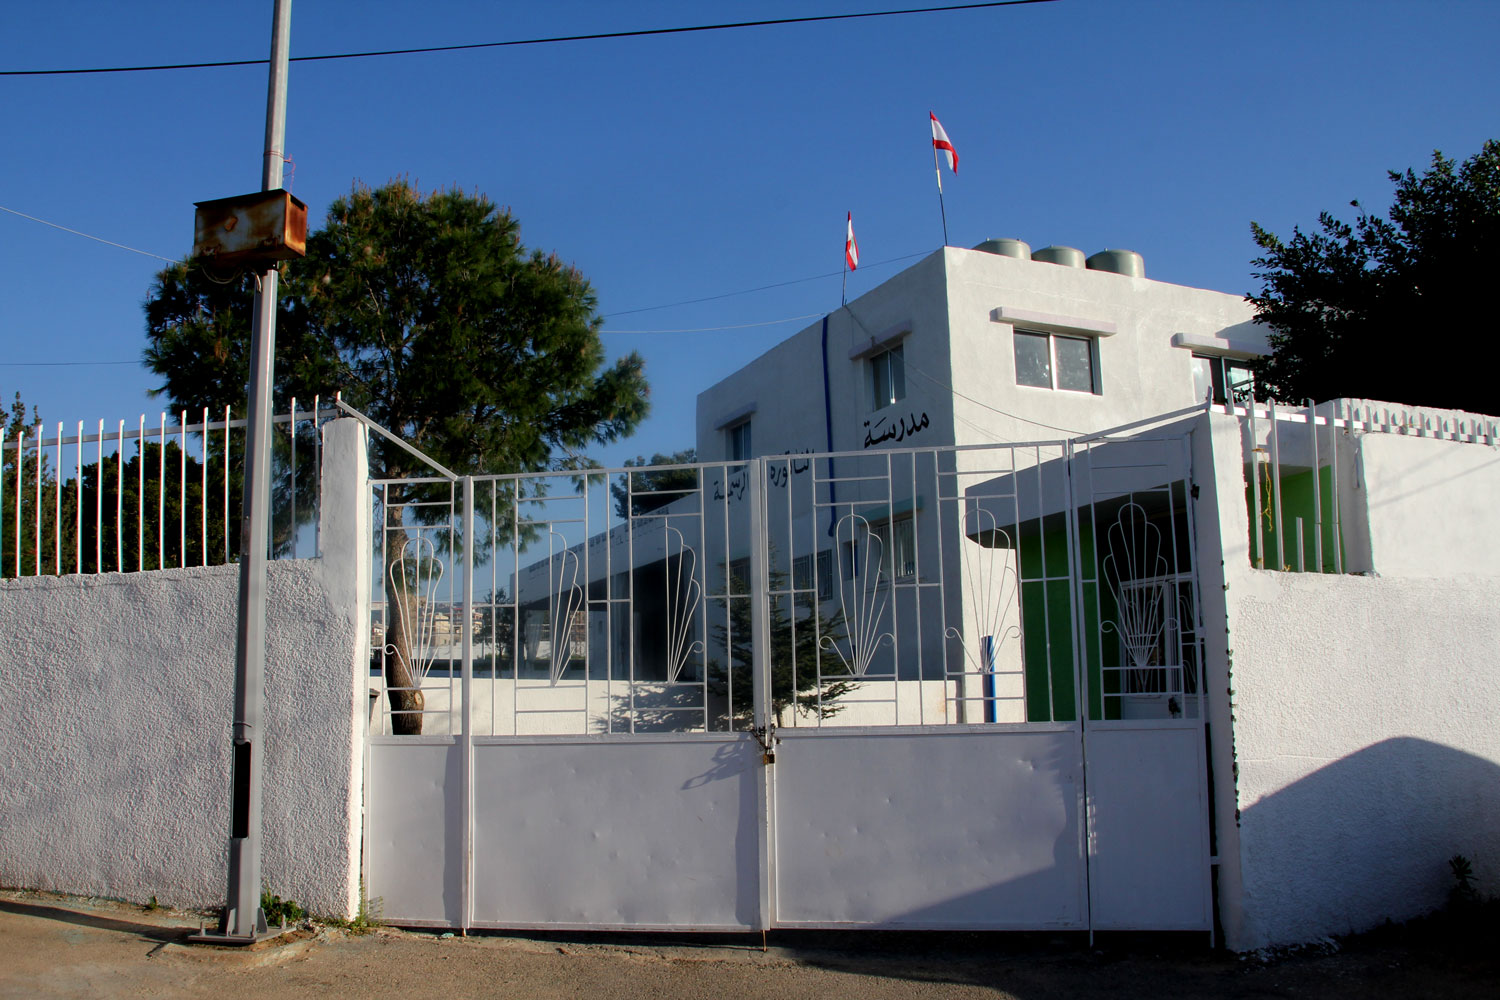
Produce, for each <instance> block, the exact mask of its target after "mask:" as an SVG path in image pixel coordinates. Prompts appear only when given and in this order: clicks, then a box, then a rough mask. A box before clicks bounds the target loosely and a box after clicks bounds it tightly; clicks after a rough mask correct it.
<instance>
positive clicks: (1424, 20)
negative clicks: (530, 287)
mask: <svg viewBox="0 0 1500 1000" xmlns="http://www.w3.org/2000/svg"><path fill="white" fill-rule="evenodd" d="M906 6H918V4H914V3H892V2H889V0H814V2H808V0H800V2H792V0H756V2H727V0H726V2H720V3H715V4H703V3H685V2H669V0H659V2H651V0H639V2H634V3H628V4H627V3H609V2H584V0H574V2H566V0H555V2H552V3H548V4H494V3H456V2H446V0H427V2H424V3H421V4H411V3H402V4H396V3H390V2H383V0H368V2H362V3H353V2H345V3H332V2H318V0H297V2H295V3H294V4H293V10H292V54H293V55H294V56H297V55H314V54H322V53H332V52H347V51H358V50H368V49H388V48H402V47H411V46H422V45H446V44H459V43H464V42H473V41H499V40H506V39H517V38H527V37H539V36H550V35H565V34H577V33H588V32H599V31H617V30H632V29H639V28H653V27H670V26H677V25H686V24H701V23H708V22H715V21H739V20H751V19H760V18H774V17H792V16H802V15H807V14H812V13H819V14H821V13H830V14H832V13H847V12H853V11H863V10H880V9H895V8H897V7H906ZM270 12H271V3H270V0H256V2H232V3H231V2H221V3H202V2H170V3H169V2H152V0H141V2H139V3H131V4H120V3H104V2H97V3H85V2H70V0H57V2H54V3H51V4H46V5H44V4H8V5H5V6H4V8H3V10H0V69H45V68H63V67H82V66H106V65H107V66H114V65H139V64H151V63H163V62H190V61H203V60H219V59H254V58H263V57H264V56H265V54H266V52H267V50H268V46H269V39H270ZM1497 40H1500V4H1496V3H1493V2H1478V0H1476V2H1449V3H1412V2H1406V3H1386V2H1380V0H1367V2H1360V3H1335V2H1326V3H1320V2H1314V0H1308V2H1298V3H1293V2H1277V0H1260V2H1246V3H1237V2H1214V3H1204V2H1134V3H1129V2H1102V0H1060V2H1056V3H1048V4H1038V5H1033V6H1026V7H1011V8H998V9H990V10H975V11H956V12H948V13H937V14H923V15H908V16H901V17H888V18H879V19H873V20H859V21H838V22H832V23H823V24H811V25H793V26H781V27H760V28H749V29H743V30H736V31H722V32H713V33H698V34H682V35H673V36H666V37H650V38H636V39H622V40H604V41H587V42H575V43H564V44H553V45H540V46H528V47H511V48H501V49H489V50H480V51H474V52H461V53H441V54H428V55H413V56H397V57H388V58H377V59H361V60H339V61H328V62H317V63H301V64H294V65H293V67H292V71H291V83H290V102H289V109H288V124H287V143H286V145H287V152H288V153H289V154H290V156H291V157H292V159H293V160H294V161H295V173H293V174H292V175H291V178H290V180H291V183H290V186H291V188H292V190H293V192H294V193H295V194H296V195H297V196H298V197H300V198H301V199H303V200H304V201H305V202H307V204H308V206H309V211H310V213H311V219H312V220H313V222H314V224H317V223H319V222H321V220H322V217H323V213H324V210H325V209H326V207H327V205H328V203H329V202H330V201H331V200H332V199H333V198H335V197H337V196H338V195H340V194H341V193H344V192H346V191H347V190H348V189H349V187H350V184H351V182H352V181H354V180H356V179H358V180H361V181H365V182H368V183H372V184H379V183H381V182H383V181H385V180H387V179H389V178H391V177H395V176H401V175H405V176H408V177H410V178H412V179H413V180H415V181H416V182H417V183H419V184H420V185H422V186H424V187H429V188H430V187H450V186H457V187H460V188H463V189H466V190H477V191H481V192H484V193H486V194H488V195H489V196H490V197H491V198H493V199H494V200H495V201H496V202H498V203H499V204H501V205H506V206H509V207H510V208H511V210H512V211H513V212H514V213H515V215H516V216H517V218H518V219H519V220H520V221H521V224H522V236H523V239H524V240H525V242H526V243H527V244H528V245H530V246H535V247H538V248H541V249H543V250H546V251H555V252H557V253H558V254H559V255H560V256H562V257H563V258H564V259H567V260H570V261H573V262H574V263H575V264H576V265H577V266H578V267H579V268H580V269H581V270H582V271H583V272H584V273H585V274H586V275H588V276H589V278H590V279H591V280H592V282H593V284H594V286H595V289H596V290H597V292H598V296H599V303H600V311H601V312H602V313H603V314H604V315H605V317H606V320H605V339H606V344H607V346H608V348H609V349H610V351H611V353H621V352H624V351H628V350H638V351H640V352H641V353H642V354H643V355H644V357H645V359H646V365H647V375H648V377H649V378H650V380H651V382H652V387H653V414H652V416H651V418H650V419H649V421H648V422H647V423H646V424H645V425H643V426H642V428H641V429H640V431H639V433H638V434H637V435H636V436H635V437H634V438H633V439H631V440H629V441H627V442H625V443H623V444H622V445H617V446H614V447H611V448H607V449H600V450H598V451H597V452H596V457H598V458H600V459H601V460H602V461H604V462H605V463H606V464H610V465H614V464H618V462H620V461H622V460H623V459H624V458H626V457H630V456H633V455H635V454H637V453H645V454H650V453H651V452H652V451H670V450H675V449H677V448H682V447H686V446H688V445H690V444H692V437H693V430H692V426H693V424H692V420H693V407H694V399H695V396H696V394H697V393H698V392H699V391H700V390H702V389H704V388H706V387H707V386H708V385H710V384H712V383H713V382H714V381H716V380H717V379H719V378H721V377H723V376H724V375H726V374H728V373H729V372H731V371H733V370H734V369H736V368H738V367H739V366H741V365H742V364H744V363H745V362H746V361H748V360H750V359H751V358H753V357H755V356H756V355H758V354H760V353H762V352H763V351H765V350H766V349H767V348H769V347H770V346H772V345H773V344H775V343H777V342H778V341H780V340H782V339H784V338H785V337H787V336H790V335H791V334H792V333H795V332H796V331H797V330H798V329H800V328H801V327H803V326H805V325H807V324H808V323H809V322H811V320H807V319H801V320H796V321H789V322H779V323H778V322H774V321H778V320H789V318H791V317H805V316H809V315H815V314H820V313H822V312H825V311H828V310H831V309H833V308H835V307H837V305H838V302H839V281H840V279H839V268H840V265H841V259H842V252H843V230H844V215H845V212H849V211H852V212H853V213H854V222H855V229H856V233H857V235H858V238H859V242H860V247H861V251H862V258H861V261H862V266H861V268H860V269H859V271H857V272H856V273H855V274H853V275H852V276H850V278H849V294H850V297H851V298H852V297H854V296H856V295H858V294H860V293H861V292H863V291H865V290H868V289H869V288H871V287H873V286H874V285H876V284H878V283H879V282H880V281H882V280H884V279H886V278H888V277H890V276H891V275H892V274H894V273H896V271H897V270H898V269H899V268H901V267H903V266H905V265H906V263H909V262H910V260H912V259H915V258H916V257H917V256H920V255H922V254H925V253H928V252H931V251H932V250H934V249H936V248H937V247H938V246H939V245H941V243H942V228H941V224H940V220H939V216H938V205H937V197H936V191H935V186H934V180H933V171H932V157H931V150H930V145H929V141H928V132H927V113H928V111H929V110H932V111H935V112H936V113H937V114H938V116H939V117H940V118H941V119H942V121H943V124H944V125H945V126H946V128H947V130H948V133H949V135H950V136H951V137H952V139H953V142H954V144H955V146H956V147H957V149H958V152H959V156H960V166H959V174H958V176H957V177H956V178H954V177H948V178H945V191H946V195H947V213H948V227H949V234H950V242H951V243H953V244H954V245H957V246H972V245H974V244H975V243H978V242H979V241H981V240H983V239H986V238H988V237H1000V236H1008V237H1016V238H1020V239H1024V240H1026V241H1027V242H1029V243H1031V244H1032V246H1033V247H1041V246H1045V245H1047V244H1051V243H1059V244H1065V245H1069V246H1076V247H1079V248H1080V249H1082V250H1084V251H1085V252H1090V253H1091V252H1093V251H1095V250H1099V249H1103V248H1105V247H1124V248H1129V249H1133V250H1137V251H1139V252H1141V253H1142V254H1143V255H1144V256H1145V260H1146V269H1147V275H1148V276H1149V277H1152V278H1157V279H1160V280H1164V281H1172V282H1177V283H1182V284H1188V285H1198V286H1202V287H1207V288H1215V289H1220V290H1223V291H1229V292H1236V293H1243V292H1248V291H1251V290H1253V289H1255V288H1256V287H1257V286H1256V284H1255V281H1254V279H1253V277H1252V275H1251V271H1252V267H1251V264H1250V260H1251V258H1252V257H1254V256H1255V247H1254V245H1253V244H1252V243H1251V240H1250V236H1249V223H1250V220H1252V219H1254V220H1256V221H1258V222H1260V223H1262V224H1263V225H1266V226H1267V227H1269V228H1270V229H1272V230H1273V231H1276V232H1282V233H1289V232H1290V230H1291V228H1292V226H1293V225H1296V224H1301V225H1303V226H1304V227H1305V226H1307V225H1309V224H1312V223H1313V222H1314V221H1315V219H1316V216H1317V213H1318V211H1320V210H1323V209H1327V210H1331V211H1334V212H1335V213H1338V214H1343V215H1345V216H1350V215H1352V213H1353V210H1352V209H1349V208H1348V207H1347V206H1348V202H1349V200H1350V199H1351V198H1358V199H1360V200H1361V201H1362V202H1363V203H1364V204H1365V205H1366V206H1368V207H1371V208H1375V209H1378V210H1380V211H1384V209H1385V208H1386V207H1387V206H1388V205H1389V203H1390V191H1391V187H1390V183H1389V181H1388V180H1387V179H1386V174H1385V172H1386V170H1387V169H1392V168H1405V167H1408V166H1415V167H1417V168H1418V169H1420V168H1421V167H1422V166H1423V165H1424V164H1425V163H1426V162H1427V160H1428V158H1429V157H1430V155H1431V153H1432V151H1433V150H1434V149H1441V150H1443V151H1444V152H1445V153H1447V154H1448V155H1450V156H1455V157H1458V158H1464V157H1467V156H1470V155H1472V154H1473V153H1474V152H1476V151H1477V150H1478V149H1479V147H1480V146H1481V144H1482V143H1483V142H1484V140H1485V139H1487V138H1493V137H1497V136H1500V123H1497V121H1496V117H1497V110H1496V109H1497V104H1496V100H1495V97H1496V95H1497V94H1500V60H1497V59H1496V58H1495V56H1494V50H1495V45H1496V42H1497ZM265 91H266V70H265V68H264V67H261V66H253V67H241V68H225V69H204V70H184V71H170V72H155V73H134V74H115V75H96V76H66V77H56V76H54V77H0V122H3V135H4V136H5V144H4V145H5V149H4V156H3V158H0V205H3V206H4V207H6V208H9V209H13V210H15V211H18V212H24V213H27V214H29V215H33V216H38V217H40V218H44V219H47V220H50V221H52V222H55V223H58V224H60V225H64V226H68V227H70V228H74V229H79V230H83V231H85V232H88V233H92V234H94V235H97V236H100V237H103V238H105V239H108V240H112V241H115V242H118V243H123V244H127V245H129V246H131V247H135V248H138V249H141V250H145V251H149V252H150V253H154V254H160V255H163V256H167V257H176V256H180V255H182V254H184V253H186V252H187V251H188V250H189V249H190V245H191V241H192V223H193V202H195V201H201V200H205V199H209V198H217V197H224V196H227V195H232V194H240V193H244V192H248V191H252V190H254V189H256V188H257V187H258V186H259V179H260V151H261V145H262V137H263V133H264V115H265ZM882 262H891V263H882ZM159 266H161V265H160V262H159V261H156V260H153V259H152V258H149V257H145V256H140V255H138V254H134V253H130V252H128V251H125V250H121V249H117V248H114V247H110V246H105V245H102V244H99V243H95V242H91V241H88V240H84V239H81V238H79V237H77V236H73V235H69V234H67V233H63V232H60V231H58V230H55V229H50V228H47V227H44V226H41V225H38V224H37V223H34V222H30V221H27V220H25V219H21V218H18V217H16V216H14V215H9V214H5V213H0V394H3V397H4V399H5V400H7V401H8V400H9V399H10V398H11V396H12V395H13V393H14V392H16V391H20V392H21V393H22V395H23V398H24V399H25V400H26V401H27V402H28V403H29V404H32V405H35V406H36V407H37V408H38V409H39V410H40V412H41V415H42V416H43V418H44V419H45V420H47V421H48V422H49V423H51V424H55V423H56V422H57V421H59V420H63V421H67V422H69V424H70V425H71V424H72V423H73V422H75V421H77V420H80V419H82V420H85V421H87V422H88V423H89V424H90V426H92V425H93V424H94V422H95V421H96V420H97V419H99V418H105V419H106V420H107V421H108V422H109V424H110V425H111V426H113V424H114V422H115V421H116V420H117V419H120V418H124V419H126V420H127V422H128V423H131V424H133V423H135V416H136V414H138V413H140V412H142V411H143V410H144V411H145V412H147V413H148V414H150V415H151V416H150V419H151V420H153V421H154V419H155V414H156V413H157V412H158V411H159V410H160V408H161V404H160V402H159V401H156V400H153V399H152V398H151V397H150V396H149V395H148V390H150V389H151V388H152V387H153V386H154V385H155V384H156V382H155V381H154V379H153V377H152V376H151V375H150V374H149V373H147V372H146V371H145V370H144V369H143V368H141V367H140V366H139V365H138V364H136V363H134V362H137V361H138V359H139V356H140V352H141V350H142V348H143V346H144V339H145V338H144V332H143V331H144V322H143V317H142V314H141V303H142V301H143V299H144V297H145V295H146V292H147V289H148V287H149V285H150V282H151V279H152V276H153V275H154V273H155V271H156V270H157V268H158V267H159ZM764 285H779V287H775V288H771V289H766V290H763V291H755V292H745V290H747V289H754V288H758V287H760V286H764ZM737 292H745V293H744V294H728V293H737ZM711 296H722V297H716V298H713V299H712V300H710V301H706V302H699V303H696V304H691V305H673V304H674V303H680V302H683V301H684V300H691V299H702V298H707V297H711ZM658 307H663V308H658ZM750 324H766V325H754V326H751V325H750ZM709 327H741V328H740V329H722V330H714V331H707V332H691V333H677V332H671V333H664V332H631V331H681V330H692V331H697V330H701V329H702V328H709ZM120 361H123V362H130V363H127V364H107V365H106V364H97V362H120ZM57 362H70V363H71V364H67V365H58V364H56V363H57ZM77 362H88V363H87V364H77ZM18 363H25V364H18ZM37 363H43V364H37ZM494 471H497V472H501V471H506V470H494Z"/></svg>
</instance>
